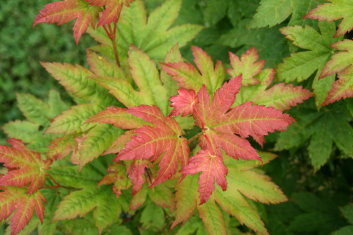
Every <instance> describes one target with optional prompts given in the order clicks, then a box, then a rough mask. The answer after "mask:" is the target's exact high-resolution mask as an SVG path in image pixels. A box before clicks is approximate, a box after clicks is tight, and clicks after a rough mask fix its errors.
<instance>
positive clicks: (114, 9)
mask: <svg viewBox="0 0 353 235" xmlns="http://www.w3.org/2000/svg"><path fill="white" fill-rule="evenodd" d="M86 1H87V2H89V3H90V4H91V5H94V6H100V7H104V11H103V12H102V15H101V16H100V18H99V23H98V25H100V26H102V25H105V24H110V23H112V22H115V23H116V22H118V20H119V17H120V13H121V10H122V8H123V6H124V5H125V6H129V4H130V3H131V2H133V1H134V0H86Z"/></svg>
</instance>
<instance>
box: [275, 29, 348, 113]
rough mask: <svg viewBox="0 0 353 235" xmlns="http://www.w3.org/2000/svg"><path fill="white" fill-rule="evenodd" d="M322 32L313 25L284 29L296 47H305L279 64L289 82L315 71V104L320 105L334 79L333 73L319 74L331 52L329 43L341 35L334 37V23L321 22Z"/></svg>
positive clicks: (283, 77)
mask: <svg viewBox="0 0 353 235" xmlns="http://www.w3.org/2000/svg"><path fill="white" fill-rule="evenodd" d="M319 28H320V31H321V34H319V33H318V32H317V31H315V30H314V29H313V28H311V27H310V26H305V27H300V26H289V27H285V28H282V29H281V32H282V33H283V34H284V35H286V37H287V38H288V39H289V40H292V41H293V44H294V45H296V46H297V47H300V48H303V49H306V50H305V51H301V52H295V53H292V54H291V56H290V57H288V58H285V59H284V61H283V63H282V64H280V65H279V66H278V71H277V72H278V78H279V79H280V80H284V81H287V82H291V81H298V82H301V81H303V80H306V79H308V78H309V77H310V76H311V75H312V74H313V73H315V72H316V75H315V77H314V81H313V84H312V88H313V90H314V94H315V96H316V105H317V106H321V105H322V103H323V102H324V100H325V99H326V97H327V94H328V91H329V90H330V89H331V85H332V83H333V81H334V76H332V75H331V76H328V77H326V78H325V79H323V80H319V77H320V74H321V72H322V70H323V68H324V66H325V64H326V62H327V61H328V60H329V58H330V56H331V55H332V51H333V49H332V48H331V47H330V46H331V45H332V44H333V43H335V42H337V41H339V40H340V39H341V38H333V35H334V32H335V24H334V23H324V22H319Z"/></svg>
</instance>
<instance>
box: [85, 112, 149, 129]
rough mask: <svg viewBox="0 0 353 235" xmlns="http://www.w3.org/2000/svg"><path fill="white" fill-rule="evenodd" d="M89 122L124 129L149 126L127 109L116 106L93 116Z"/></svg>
mask: <svg viewBox="0 0 353 235" xmlns="http://www.w3.org/2000/svg"><path fill="white" fill-rule="evenodd" d="M87 122H100V123H108V124H112V125H114V126H116V127H118V128H122V129H135V128H140V127H142V126H144V125H148V123H147V122H144V121H143V120H141V119H140V118H137V117H136V116H134V115H132V114H130V113H128V112H127V109H124V108H120V107H114V106H112V107H108V108H107V109H106V110H103V111H102V112H99V113H98V114H96V115H94V116H92V117H91V118H90V119H88V121H87Z"/></svg>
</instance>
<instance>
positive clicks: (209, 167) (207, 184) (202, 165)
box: [182, 150, 228, 204]
mask: <svg viewBox="0 0 353 235" xmlns="http://www.w3.org/2000/svg"><path fill="white" fill-rule="evenodd" d="M199 172H202V173H201V175H200V177H199V181H198V185H199V190H198V192H199V193H200V203H201V204H203V203H205V202H206V201H207V200H208V198H209V197H210V196H211V194H212V192H213V191H214V189H215V185H214V184H215V181H216V182H217V184H218V185H220V186H221V187H222V189H223V190H226V189H227V180H226V175H227V174H228V170H227V168H226V167H225V165H224V163H223V159H222V156H220V155H219V154H215V153H212V152H210V151H209V150H201V151H200V152H199V153H197V154H196V155H194V156H193V157H192V158H191V159H190V161H189V163H188V165H187V166H185V167H184V168H183V169H182V173H183V174H190V175H193V174H196V173H199Z"/></svg>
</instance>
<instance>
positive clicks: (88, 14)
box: [33, 0, 101, 43]
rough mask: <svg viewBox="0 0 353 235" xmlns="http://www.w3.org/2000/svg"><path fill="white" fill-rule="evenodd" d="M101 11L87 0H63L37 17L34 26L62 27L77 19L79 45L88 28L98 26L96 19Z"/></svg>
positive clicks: (47, 7)
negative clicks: (51, 25)
mask: <svg viewBox="0 0 353 235" xmlns="http://www.w3.org/2000/svg"><path fill="white" fill-rule="evenodd" d="M100 9H101V8H99V7H96V6H91V5H90V4H89V3H88V1H85V0H63V1H59V2H53V3H49V4H47V5H46V6H45V8H43V9H42V10H41V11H40V13H39V14H38V15H37V17H36V19H35V20H34V23H33V26H35V25H37V24H39V23H49V24H58V25H61V24H65V23H67V22H69V21H71V20H74V19H76V22H75V25H74V28H73V30H74V37H75V40H76V43H78V41H79V40H80V38H81V36H82V34H83V33H84V32H86V30H87V28H88V26H89V25H91V26H93V27H94V26H95V25H96V18H97V17H98V14H99V11H100Z"/></svg>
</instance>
